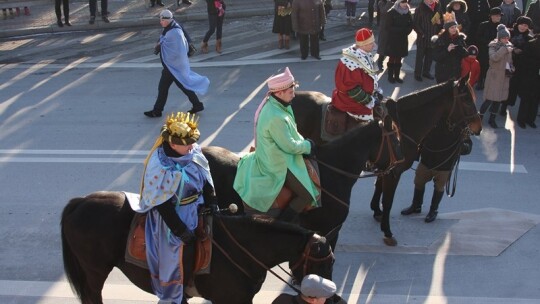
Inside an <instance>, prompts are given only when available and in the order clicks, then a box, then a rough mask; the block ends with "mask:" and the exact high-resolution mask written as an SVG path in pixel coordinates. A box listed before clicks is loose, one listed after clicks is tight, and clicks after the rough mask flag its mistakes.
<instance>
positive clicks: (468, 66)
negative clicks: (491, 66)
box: [461, 56, 480, 87]
mask: <svg viewBox="0 0 540 304" xmlns="http://www.w3.org/2000/svg"><path fill="white" fill-rule="evenodd" d="M468 73H471V75H470V76H469V84H470V85H471V87H473V86H474V85H475V84H476V82H477V81H478V78H480V63H479V62H478V60H476V57H475V58H473V57H469V56H467V57H465V58H463V59H461V77H463V76H465V75H467V74H468Z"/></svg>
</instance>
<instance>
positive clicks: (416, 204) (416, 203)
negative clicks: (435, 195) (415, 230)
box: [401, 188, 425, 215]
mask: <svg viewBox="0 0 540 304" xmlns="http://www.w3.org/2000/svg"><path fill="white" fill-rule="evenodd" d="M424 191H425V189H422V190H419V189H416V188H414V196H413V199H412V204H411V205H410V206H409V207H407V208H405V209H403V210H401V214H402V215H409V214H413V213H420V212H422V203H423V202H424Z"/></svg>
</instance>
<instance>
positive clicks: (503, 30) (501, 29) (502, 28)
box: [497, 24, 510, 40]
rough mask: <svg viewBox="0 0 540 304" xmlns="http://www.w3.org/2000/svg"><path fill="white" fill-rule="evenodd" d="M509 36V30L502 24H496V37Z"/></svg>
mask: <svg viewBox="0 0 540 304" xmlns="http://www.w3.org/2000/svg"><path fill="white" fill-rule="evenodd" d="M502 38H510V32H509V31H508V29H507V28H506V26H505V25H504V24H499V25H497V39H499V40H501V39H502Z"/></svg>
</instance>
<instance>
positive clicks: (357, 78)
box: [332, 61, 374, 115]
mask: <svg viewBox="0 0 540 304" xmlns="http://www.w3.org/2000/svg"><path fill="white" fill-rule="evenodd" d="M335 82H336V89H334V92H333V93H332V105H333V106H334V107H336V108H337V109H339V110H341V111H343V112H349V113H351V114H355V115H370V114H372V110H371V109H368V108H367V107H365V106H364V105H362V104H360V103H358V102H356V101H354V99H352V98H350V97H349V95H348V94H347V92H348V91H349V90H352V89H354V88H355V87H357V86H360V87H361V88H362V89H363V90H364V91H365V92H366V93H368V94H370V95H371V94H373V90H374V80H373V78H371V77H370V76H369V75H368V74H367V73H366V72H364V71H363V70H362V69H355V70H353V71H351V70H349V68H347V66H345V64H343V63H342V62H341V61H339V62H338V65H337V68H336V75H335Z"/></svg>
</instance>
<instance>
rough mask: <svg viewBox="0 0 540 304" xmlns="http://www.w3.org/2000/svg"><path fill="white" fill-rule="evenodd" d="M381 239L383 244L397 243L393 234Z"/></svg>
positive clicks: (394, 244) (393, 244) (391, 244)
mask: <svg viewBox="0 0 540 304" xmlns="http://www.w3.org/2000/svg"><path fill="white" fill-rule="evenodd" d="M383 241H384V244H385V245H387V246H396V245H397V240H396V239H395V238H394V237H393V236H392V237H384V239H383Z"/></svg>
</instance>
